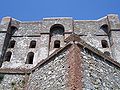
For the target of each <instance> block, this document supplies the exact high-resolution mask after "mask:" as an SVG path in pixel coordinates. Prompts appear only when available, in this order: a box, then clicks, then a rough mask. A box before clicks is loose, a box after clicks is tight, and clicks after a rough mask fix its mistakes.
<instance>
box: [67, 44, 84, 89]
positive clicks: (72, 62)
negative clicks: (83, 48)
mask: <svg viewBox="0 0 120 90" xmlns="http://www.w3.org/2000/svg"><path fill="white" fill-rule="evenodd" d="M68 50H69V53H68V55H67V62H68V65H69V70H68V74H69V76H68V79H69V82H68V86H69V90H82V67H81V63H82V60H81V56H80V55H81V54H80V48H79V47H78V46H77V45H75V44H73V45H72V46H71V47H70V48H69V49H68Z"/></svg>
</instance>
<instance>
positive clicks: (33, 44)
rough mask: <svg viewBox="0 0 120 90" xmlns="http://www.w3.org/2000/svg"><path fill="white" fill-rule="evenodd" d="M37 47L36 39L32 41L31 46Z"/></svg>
mask: <svg viewBox="0 0 120 90" xmlns="http://www.w3.org/2000/svg"><path fill="white" fill-rule="evenodd" d="M35 47H36V41H35V40H32V41H31V42H30V46H29V48H35Z"/></svg>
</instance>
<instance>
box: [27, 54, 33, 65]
mask: <svg viewBox="0 0 120 90" xmlns="http://www.w3.org/2000/svg"><path fill="white" fill-rule="evenodd" d="M33 58H34V53H33V52H29V53H28V55H27V60H26V64H33Z"/></svg>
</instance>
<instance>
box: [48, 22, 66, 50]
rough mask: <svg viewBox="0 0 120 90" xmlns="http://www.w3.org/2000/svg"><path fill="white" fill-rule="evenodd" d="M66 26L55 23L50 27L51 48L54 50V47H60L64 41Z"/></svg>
mask: <svg viewBox="0 0 120 90" xmlns="http://www.w3.org/2000/svg"><path fill="white" fill-rule="evenodd" d="M64 31H65V30H64V26H63V25H61V24H55V25H53V26H51V28H50V39H49V40H50V41H49V48H50V50H53V49H54V48H59V47H60V46H62V45H63V43H64Z"/></svg>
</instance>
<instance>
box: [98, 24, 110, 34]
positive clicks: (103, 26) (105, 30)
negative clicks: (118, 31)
mask: <svg viewBox="0 0 120 90" xmlns="http://www.w3.org/2000/svg"><path fill="white" fill-rule="evenodd" d="M100 29H102V30H103V31H104V32H105V33H107V34H108V32H109V31H108V25H107V24H103V25H102V26H101V27H100Z"/></svg>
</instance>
